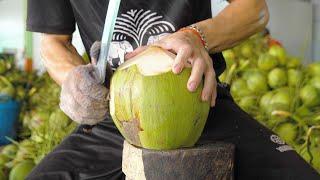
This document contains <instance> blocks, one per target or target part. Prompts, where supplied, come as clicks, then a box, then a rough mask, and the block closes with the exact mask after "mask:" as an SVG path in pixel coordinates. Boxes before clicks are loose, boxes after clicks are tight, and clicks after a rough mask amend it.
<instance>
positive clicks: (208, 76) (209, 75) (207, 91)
mask: <svg viewBox="0 0 320 180" xmlns="http://www.w3.org/2000/svg"><path fill="white" fill-rule="evenodd" d="M215 89H216V79H215V73H214V70H213V68H209V69H208V70H207V71H206V72H205V79H204V86H203V90H202V94H201V97H202V100H203V101H208V102H210V103H211V98H212V97H213V92H214V91H215Z"/></svg>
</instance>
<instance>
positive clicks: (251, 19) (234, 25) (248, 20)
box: [197, 0, 269, 53]
mask: <svg viewBox="0 0 320 180" xmlns="http://www.w3.org/2000/svg"><path fill="white" fill-rule="evenodd" d="M268 20H269V12H268V8H267V5H266V2H265V1H264V0H232V1H230V5H229V6H227V7H226V8H225V9H224V10H223V11H222V12H221V13H220V14H218V15H217V16H216V17H214V18H212V19H207V20H205V21H201V22H199V23H197V25H198V26H199V28H200V29H201V30H202V31H203V33H204V35H205V37H206V41H207V43H208V46H209V49H210V52H212V53H213V52H219V51H222V50H225V49H228V48H231V47H233V46H235V45H237V44H238V43H239V42H241V41H242V40H244V39H246V38H248V37H249V36H251V35H252V34H254V33H256V32H259V31H261V30H263V29H264V28H265V26H266V24H267V23H268Z"/></svg>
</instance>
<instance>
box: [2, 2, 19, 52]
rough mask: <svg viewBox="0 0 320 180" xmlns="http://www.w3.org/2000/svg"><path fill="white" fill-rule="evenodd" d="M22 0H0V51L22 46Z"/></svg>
mask: <svg viewBox="0 0 320 180" xmlns="http://www.w3.org/2000/svg"><path fill="white" fill-rule="evenodd" d="M23 17H24V3H23V0H0V52H2V51H3V50H4V49H13V48H14V49H15V48H18V49H19V50H22V49H23V48H24V18H23Z"/></svg>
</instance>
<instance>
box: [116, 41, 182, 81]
mask: <svg viewBox="0 0 320 180" xmlns="http://www.w3.org/2000/svg"><path fill="white" fill-rule="evenodd" d="M175 57H176V55H175V54H173V53H171V52H169V51H167V50H164V49H162V48H160V47H157V46H150V47H148V48H147V49H146V50H144V51H143V52H142V53H140V54H138V55H137V56H135V57H133V58H131V59H130V60H127V61H126V62H124V63H123V64H121V65H120V66H119V68H118V70H124V69H127V68H129V67H131V66H133V65H136V66H137V68H138V70H139V71H140V73H141V74H143V75H144V76H155V75H159V74H163V73H166V72H169V71H171V67H172V64H173V62H174V59H175Z"/></svg>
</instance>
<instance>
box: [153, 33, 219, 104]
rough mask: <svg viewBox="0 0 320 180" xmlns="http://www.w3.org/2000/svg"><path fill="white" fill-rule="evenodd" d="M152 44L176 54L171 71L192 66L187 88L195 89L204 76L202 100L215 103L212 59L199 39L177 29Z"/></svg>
mask: <svg viewBox="0 0 320 180" xmlns="http://www.w3.org/2000/svg"><path fill="white" fill-rule="evenodd" d="M154 45H156V46H160V47H162V48H164V49H167V50H169V51H173V52H174V53H176V54H177V56H176V59H175V62H174V64H173V67H172V71H173V72H174V73H176V74H179V73H180V72H181V71H182V70H183V68H184V67H190V66H191V67H192V72H191V76H190V78H189V80H188V84H187V88H188V90H189V91H191V92H193V91H195V90H196V89H197V87H198V86H199V84H200V83H201V81H202V78H203V76H204V87H203V90H202V94H201V97H202V100H203V101H208V102H210V104H211V106H214V105H215V100H216V97H217V91H216V89H217V81H216V74H215V71H214V69H213V65H212V59H211V57H210V56H209V54H208V52H207V51H206V49H205V47H204V46H203V44H202V42H201V39H200V38H199V37H198V36H197V35H195V34H194V33H193V32H191V31H189V30H184V31H178V32H176V33H173V34H171V35H168V36H167V37H165V38H163V39H162V40H160V41H158V42H156V43H155V44H154Z"/></svg>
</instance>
